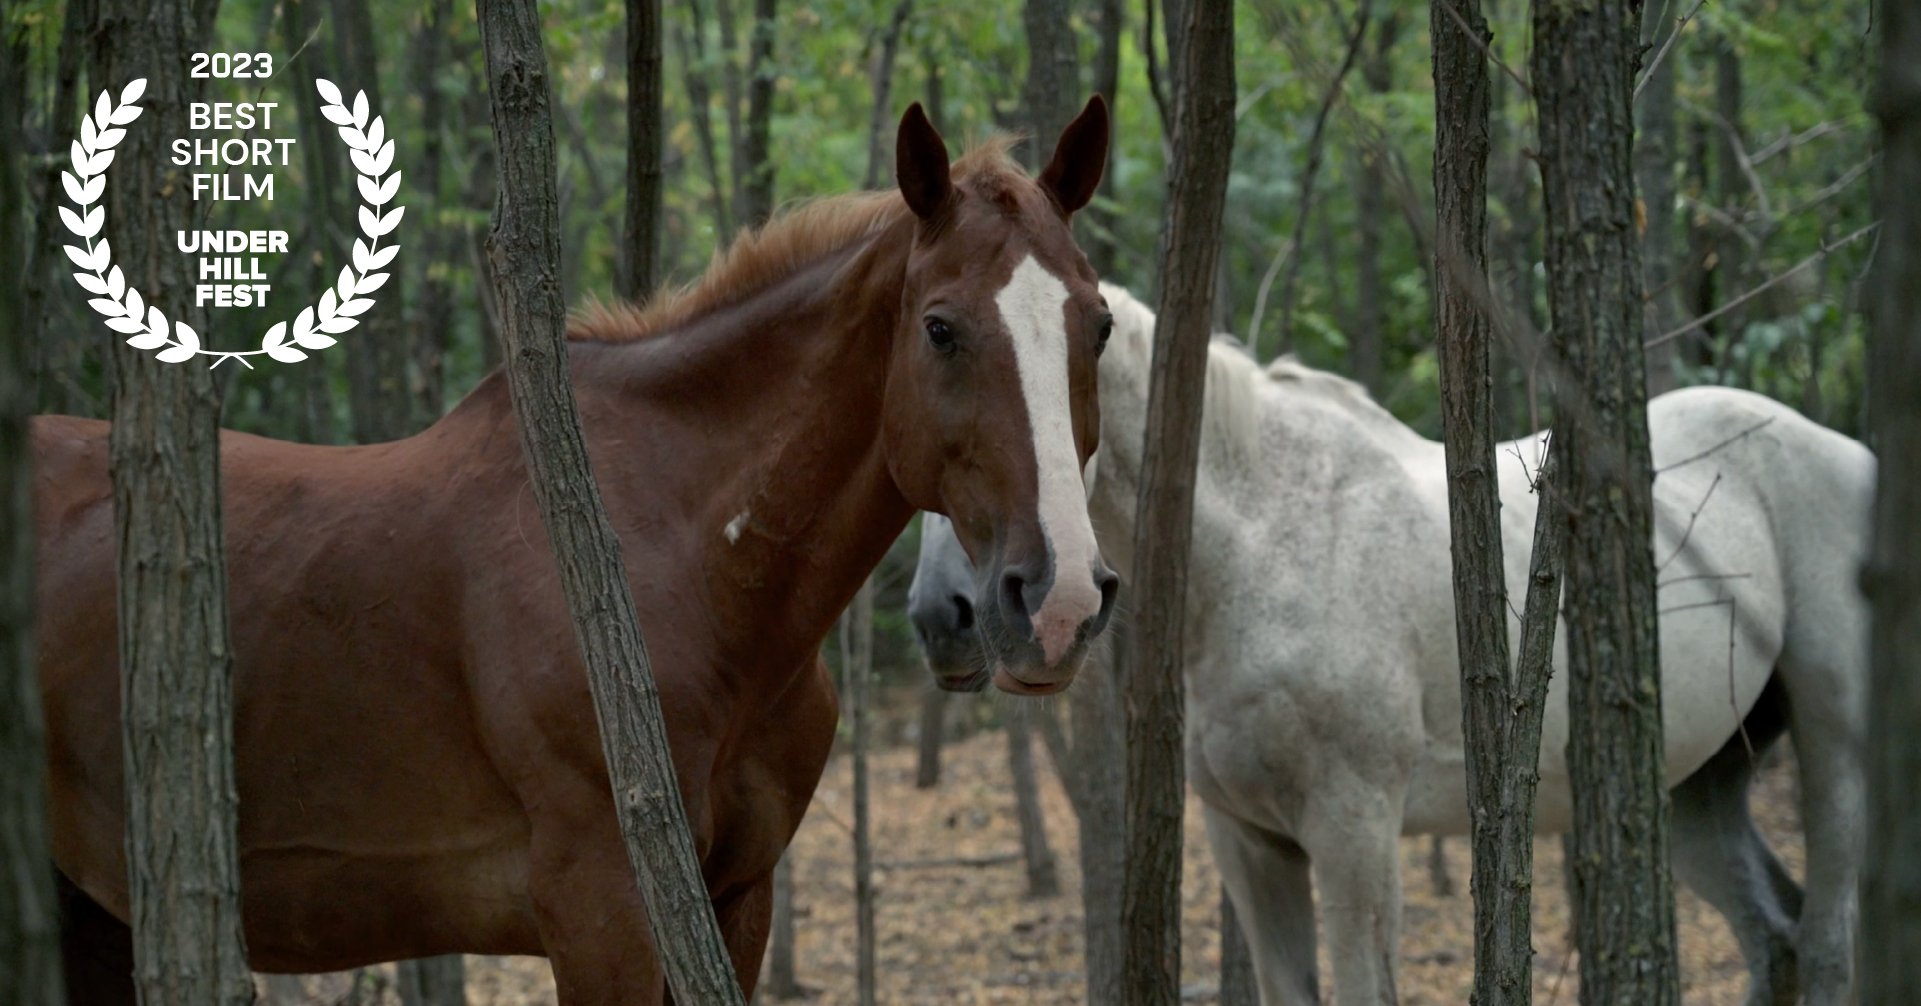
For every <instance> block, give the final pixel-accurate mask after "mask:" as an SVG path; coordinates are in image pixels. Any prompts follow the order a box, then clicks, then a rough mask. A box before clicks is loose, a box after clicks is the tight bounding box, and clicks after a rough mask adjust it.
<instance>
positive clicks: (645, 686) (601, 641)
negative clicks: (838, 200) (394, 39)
mask: <svg viewBox="0 0 1921 1006" xmlns="http://www.w3.org/2000/svg"><path fill="white" fill-rule="evenodd" d="M479 21H480V41H481V48H482V49H483V51H484V52H485V53H486V64H487V83H488V88H487V91H488V94H489V96H490V99H491V103H492V106H493V135H494V148H495V150H496V152H497V157H496V161H497V166H498V170H499V172H500V183H499V188H500V192H499V197H498V199H497V200H496V201H495V203H494V222H493V231H492V233H491V234H490V235H489V236H488V239H487V252H488V258H489V260H490V261H491V262H492V264H493V275H494V279H495V281H496V282H497V283H498V284H499V296H500V303H501V341H502V342H503V343H505V346H504V349H505V352H504V353H503V356H504V358H505V360H506V373H507V386H508V388H509V390H510V391H511V393H512V396H513V404H514V413H515V416H516V418H517V419H518V420H519V426H520V436H521V444H522V447H523V449H524V451H525V453H526V458H527V468H528V474H529V475H530V476H531V481H532V483H533V490H534V498H535V500H536V502H538V503H539V505H540V514H541V519H542V522H543V523H544V524H545V526H546V529H547V536H548V539H549V541H551V542H552V546H553V552H554V558H555V560H556V563H557V564H558V566H559V569H560V581H561V587H562V589H563V590H564V592H565V593H566V596H567V605H568V607H569V608H570V609H571V610H572V611H573V613H574V631H575V635H576V636H577V637H578V639H579V641H580V648H581V652H582V656H583V658H584V663H585V665H586V670H587V678H588V683H589V684H590V685H591V687H592V691H593V696H594V712H595V714H596V717H597V719H598V721H599V725H600V733H601V748H602V750H603V751H604V752H605V755H606V758H607V768H608V776H609V780H610V782H611V784H612V787H613V796H614V800H613V803H614V806H615V808H616V811H617V813H618V815H619V818H620V831H621V836H622V837H623V839H624V840H625V842H626V845H627V855H628V858H629V859H630V860H631V861H632V862H633V865H634V870H635V873H636V874H637V875H638V878H639V881H640V889H641V893H642V895H643V896H644V897H645V899H646V904H647V911H648V916H649V918H650V920H651V924H652V930H653V940H654V945H655V947H656V951H657V953H658V954H659V957H660V963H661V967H662V970H663V971H664V972H665V973H666V976H667V985H668V988H669V989H670V990H672V992H673V994H674V997H675V999H677V1000H679V1001H681V1002H696V1003H716V1004H723V1006H724V1004H728V1003H733V1004H740V1003H741V1002H742V998H741V992H740V985H739V983H738V982H737V981H736V980H735V978H734V969H733V965H732V964H731V963H730V961H729V959H728V956H727V950H726V947H725V946H724V945H723V944H722V942H721V938H720V927H719V926H718V925H717V924H716V923H715V921H714V911H713V903H712V902H711V901H710V900H709V897H708V893H707V888H706V884H705V882H704V881H703V880H702V879H701V870H700V862H699V860H698V858H697V857H696V855H695V852H694V844H693V839H692V838H691V837H690V835H689V833H688V830H687V814H686V809H685V808H684V807H683V806H682V804H681V797H680V788H679V785H678V782H677V779H676V777H675V774H674V766H673V760H672V757H671V754H670V752H669V750H668V747H667V731H666V725H665V723H664V721H663V719H662V715H661V709H660V691H659V689H658V687H657V686H656V685H655V682H654V675H653V670H652V668H651V667H650V665H649V663H648V660H647V648H646V643H645V641H644V640H643V639H642V637H641V631H640V620H639V617H638V615H637V614H636V613H635V610H634V597H633V593H632V588H631V587H630V585H629V584H628V582H627V569H626V566H625V565H624V564H623V562H622V560H621V554H620V540H619V538H617V537H616V536H615V534H614V529H613V526H612V525H611V524H610V523H609V522H608V519H607V511H606V507H605V506H604V505H603V504H602V502H601V499H600V489H599V487H598V485H597V484H596V483H595V482H594V475H593V469H592V466H591V465H590V464H589V461H588V457H587V445H586V439H585V437H584V436H583V435H582V433H581V428H580V410H579V408H578V406H577V404H576V403H575V401H574V389H573V384H572V383H571V379H570V374H569V369H568V351H567V341H566V339H567V337H566V318H567V309H566V305H565V304H563V303H562V302H561V299H560V289H559V285H558V284H559V273H560V219H559V216H560V211H559V199H558V197H557V195H556V193H555V188H556V183H555V168H554V128H553V112H552V110H551V108H550V102H551V101H552V97H551V95H550V94H549V85H548V75H547V54H546V51H545V49H544V47H543V46H542V43H541V36H540V16H539V12H538V10H537V9H536V7H535V4H534V0H480V3H479ZM635 938H636V940H638V934H636V935H635Z"/></svg>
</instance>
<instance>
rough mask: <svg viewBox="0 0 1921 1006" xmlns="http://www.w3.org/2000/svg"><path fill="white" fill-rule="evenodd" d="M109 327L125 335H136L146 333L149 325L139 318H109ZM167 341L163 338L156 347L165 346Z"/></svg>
mask: <svg viewBox="0 0 1921 1006" xmlns="http://www.w3.org/2000/svg"><path fill="white" fill-rule="evenodd" d="M107 327H108V328H111V329H113V330H114V331H116V332H120V333H123V334H136V333H140V332H145V331H146V330H147V323H146V322H144V321H141V320H140V319H139V318H108V319H107ZM166 341H167V340H166V339H164V338H163V339H161V340H160V342H159V343H156V345H165V344H166ZM135 348H140V347H135Z"/></svg>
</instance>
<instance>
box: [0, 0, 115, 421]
mask: <svg viewBox="0 0 1921 1006" xmlns="http://www.w3.org/2000/svg"><path fill="white" fill-rule="evenodd" d="M93 19H94V5H93V0H69V2H68V3H67V4H66V10H65V13H64V16H63V17H62V19H61V27H60V48H59V50H58V52H57V54H56V55H55V57H54V82H53V108H52V111H51V119H50V120H49V123H48V129H47V138H48V149H49V150H51V151H58V152H65V151H67V150H68V149H70V148H71V147H72V146H73V136H74V130H75V129H77V128H79V127H78V126H77V125H76V123H77V122H78V121H79V115H78V113H77V112H76V110H75V102H76V101H77V100H78V95H79V90H80V87H79V83H80V81H79V77H80V64H81V61H82V57H83V56H84V55H85V48H86V44H87V33H88V31H89V30H90V29H91V28H92V25H93ZM5 23H9V22H4V21H0V24H5ZM23 38H24V36H23ZM0 44H4V40H0ZM19 55H20V58H19V60H17V61H16V62H15V66H16V67H18V71H19V73H20V74H21V75H22V77H23V79H22V80H21V81H20V85H21V86H22V87H24V85H25V80H24V75H25V73H26V69H27V66H28V64H27V62H26V60H25V53H24V52H22V53H20V54H19ZM9 58H12V57H9ZM9 93H10V94H23V93H24V92H23V91H21V90H19V89H13V90H10V91H9ZM19 121H20V117H19V116H18V115H14V117H13V120H12V122H13V125H14V126H15V127H17V126H18V125H19ZM18 139H19V137H18V136H17V135H16V136H15V140H16V141H18ZM6 149H7V150H9V151H13V150H19V149H21V147H20V146H19V145H18V143H17V142H16V143H15V144H13V145H9V146H8V147H7V148H6ZM65 166H66V165H65V164H64V163H63V162H62V161H60V160H58V159H57V155H56V159H53V160H51V161H50V162H49V163H48V164H47V165H46V167H45V168H43V169H42V171H41V176H40V200H39V203H38V204H37V205H39V206H41V207H43V208H46V207H52V206H55V205H58V203H59V201H60V172H61V170H62V169H63V168H64V167H65ZM21 181H22V183H25V182H26V179H22V180H21ZM54 219H55V215H54V213H53V212H52V211H51V210H50V209H48V210H45V211H43V212H41V213H39V214H37V215H36V217H35V220H34V223H33V243H32V244H31V245H29V246H28V248H27V252H28V255H27V256H26V257H25V258H24V259H23V260H22V261H21V262H20V263H19V264H20V265H22V266H24V267H25V268H23V269H22V270H20V271H19V272H14V273H8V274H7V275H10V276H18V275H24V276H26V277H27V287H26V304H25V305H24V313H23V314H22V315H21V318H20V326H21V327H20V328H19V332H20V338H21V340H22V345H24V346H26V348H27V354H28V361H29V366H30V368H31V370H30V372H31V373H33V374H34V375H36V376H37V377H38V379H39V383H40V388H39V400H40V402H41V403H42V404H43V405H44V406H45V407H46V409H47V411H49V412H58V413H68V414H72V415H97V414H98V413H99V410H98V408H97V405H98V403H97V402H90V401H89V399H88V396H87V395H85V394H83V393H81V390H80V386H79V384H78V383H77V381H76V380H75V375H77V374H78V373H80V371H81V368H82V366H83V360H84V358H85V356H86V351H87V348H88V338H87V336H88V335H90V334H92V333H95V332H98V331H99V330H98V328H96V327H95V324H94V323H93V322H92V321H91V320H89V321H88V322H87V323H86V324H84V325H66V324H59V323H56V322H55V321H54V318H55V317H59V316H64V314H65V308H66V307H67V302H65V301H62V300H55V301H54V303H56V304H59V305H60V307H59V308H55V307H52V306H50V305H49V303H48V298H47V292H48V290H49V288H50V287H53V286H55V285H56V284H61V283H65V282H66V279H65V277H64V276H62V275H61V273H62V272H64V269H62V265H63V264H64V263H65V262H66V261H67V256H66V253H65V252H62V251H61V250H60V246H61V245H62V244H64V243H65V242H64V238H63V235H62V234H60V233H59V232H58V231H57V230H56V229H55V228H54V226H53V223H54ZM12 226H18V227H21V228H24V227H25V226H26V223H25V219H24V218H17V219H16V221H15V222H14V223H13V224H12ZM83 333H85V334H83ZM29 411H31V403H29Z"/></svg>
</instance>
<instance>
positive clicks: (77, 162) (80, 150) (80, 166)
mask: <svg viewBox="0 0 1921 1006" xmlns="http://www.w3.org/2000/svg"><path fill="white" fill-rule="evenodd" d="M67 159H68V160H70V161H72V162H73V170H74V173H75V174H78V175H79V176H80V177H82V178H85V177H87V176H88V175H97V174H99V173H100V172H98V171H94V170H92V169H91V166H90V165H91V164H92V161H93V155H91V154H89V153H87V148H85V147H83V146H81V145H80V141H79V140H75V141H73V146H71V147H68V148H67Z"/></svg>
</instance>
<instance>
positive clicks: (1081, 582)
mask: <svg viewBox="0 0 1921 1006" xmlns="http://www.w3.org/2000/svg"><path fill="white" fill-rule="evenodd" d="M994 305H995V306H996V307H998V308H1000V312H1001V321H1002V323H1004V324H1005V325H1006V326H1007V331H1008V334H1009V335H1010V336H1011V337H1012V338H1013V341H1014V363H1015V368H1016V370H1018V371H1019V373H1020V382H1021V397H1022V399H1023V400H1024V401H1025V403H1026V405H1027V425H1028V427H1029V429H1030V430H1031V431H1032V433H1033V437H1034V464H1035V468H1036V473H1037V475H1038V479H1039V494H1038V495H1039V500H1038V509H1039V517H1040V524H1041V534H1042V535H1043V536H1044V537H1045V538H1046V540H1047V545H1048V549H1049V551H1050V552H1051V553H1052V556H1053V560H1054V569H1053V571H1052V572H1053V582H1052V583H1051V584H1049V585H1048V590H1047V596H1046V597H1045V598H1043V599H1042V601H1041V604H1040V607H1039V609H1038V610H1036V611H1033V612H1029V617H1030V618H1031V620H1032V621H1033V624H1034V636H1035V638H1036V639H1038V640H1039V641H1040V644H1041V653H1042V655H1043V656H1044V657H1045V658H1046V660H1047V662H1048V664H1050V665H1051V664H1053V663H1055V662H1056V661H1058V660H1059V659H1060V658H1061V657H1062V656H1064V655H1065V654H1066V653H1067V651H1068V649H1069V648H1070V647H1072V646H1073V645H1074V639H1075V634H1076V633H1077V632H1078V631H1079V630H1080V627H1081V624H1082V623H1083V622H1085V621H1087V620H1088V619H1090V618H1092V617H1094V616H1095V615H1096V614H1099V613H1100V610H1101V593H1100V589H1099V588H1098V587H1096V586H1095V585H1094V566H1095V564H1096V563H1097V562H1098V561H1099V559H1100V547H1099V546H1098V545H1097V544H1095V542H1094V528H1093V525H1092V524H1090V523H1089V522H1088V519H1087V489H1086V483H1085V481H1084V480H1083V479H1082V478H1081V477H1080V474H1081V464H1080V456H1079V454H1078V452H1077V451H1076V450H1075V447H1074V419H1073V415H1072V414H1071V412H1070V409H1069V404H1068V378H1067V338H1066V333H1065V332H1064V331H1063V327H1064V323H1065V317H1066V315H1065V312H1066V308H1067V285H1066V284H1064V283H1062V282H1061V281H1060V279H1059V277H1056V276H1055V275H1054V274H1053V273H1050V272H1048V271H1047V269H1046V268H1045V267H1043V266H1042V265H1041V264H1040V263H1039V262H1036V261H1034V258H1033V256H1031V255H1030V256H1028V257H1027V258H1024V259H1022V260H1021V264H1020V265H1018V266H1016V267H1015V268H1014V274H1013V276H1011V277H1010V278H1009V279H1008V281H1007V285H1006V286H1004V287H1002V288H1001V291H1000V293H998V294H996V295H995V297H994Z"/></svg>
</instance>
